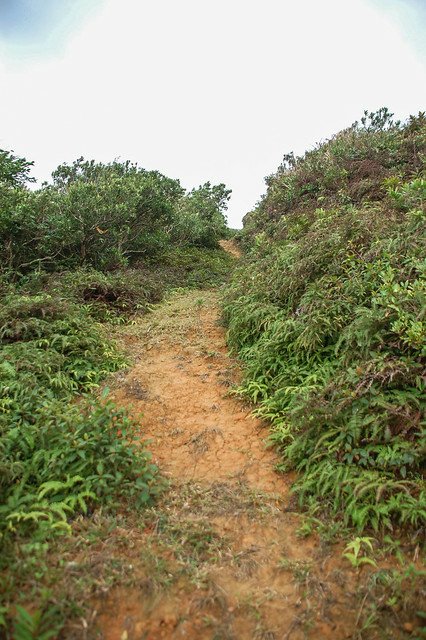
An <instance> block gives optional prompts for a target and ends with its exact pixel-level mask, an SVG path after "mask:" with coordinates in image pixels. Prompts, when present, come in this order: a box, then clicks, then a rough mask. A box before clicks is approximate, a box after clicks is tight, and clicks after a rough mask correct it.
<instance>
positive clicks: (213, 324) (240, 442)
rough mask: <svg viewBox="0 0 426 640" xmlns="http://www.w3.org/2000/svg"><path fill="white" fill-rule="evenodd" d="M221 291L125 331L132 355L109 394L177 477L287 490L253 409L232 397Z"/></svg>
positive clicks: (177, 300) (193, 296)
mask: <svg viewBox="0 0 426 640" xmlns="http://www.w3.org/2000/svg"><path fill="white" fill-rule="evenodd" d="M219 322H220V317H219V310H218V294H217V293H215V292H199V291H196V292H192V293H187V294H185V295H179V296H176V297H174V298H172V299H171V300H170V301H169V303H168V304H167V305H166V306H163V307H161V308H160V309H157V311H155V312H154V313H153V314H152V315H150V316H149V317H147V318H146V319H145V320H144V321H143V322H142V323H139V324H137V325H136V326H134V327H132V328H131V329H130V331H129V333H126V334H124V335H123V339H124V342H125V346H126V347H127V350H129V351H131V352H132V355H133V357H134V360H135V364H134V366H133V367H132V368H131V370H130V371H128V372H126V373H125V374H123V375H122V376H120V377H119V378H117V383H118V388H117V389H116V390H114V398H115V400H116V401H118V403H119V404H120V405H125V406H127V407H130V408H131V412H132V413H133V415H136V416H137V415H140V414H142V415H143V418H142V423H143V427H144V433H145V434H146V437H147V438H148V439H149V440H150V441H151V442H150V448H151V450H152V451H153V452H154V455H155V459H156V461H157V462H158V464H159V466H160V468H161V470H162V472H163V473H165V474H166V475H170V476H171V477H173V478H176V479H179V481H194V480H195V481H202V482H205V481H207V482H214V481H216V482H217V481H240V482H241V481H244V482H246V483H248V484H249V485H250V486H251V487H253V488H256V489H259V490H261V491H272V492H274V491H278V492H279V493H280V494H281V495H283V493H286V482H285V480H284V479H283V477H282V476H281V477H280V476H278V475H277V474H276V473H275V471H274V466H275V464H276V458H275V456H274V454H273V453H272V452H271V451H270V450H266V449H265V444H264V438H265V437H266V436H267V430H266V429H265V427H264V425H262V423H261V422H260V421H259V420H256V419H254V418H253V417H251V409H250V407H248V406H246V405H244V404H243V403H242V402H241V401H239V400H237V399H236V398H235V397H233V396H232V395H231V393H232V391H231V390H232V388H233V386H235V384H236V383H237V382H238V381H239V377H240V376H239V373H240V372H239V370H238V367H237V365H236V363H235V361H233V360H231V359H230V358H229V356H228V355H227V352H226V347H225V336H224V329H223V328H222V327H221V326H220V324H219Z"/></svg>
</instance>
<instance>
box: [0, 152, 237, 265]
mask: <svg viewBox="0 0 426 640" xmlns="http://www.w3.org/2000/svg"><path fill="white" fill-rule="evenodd" d="M0 153H1V155H0V165H1V166H0V198H1V204H0V238H1V243H0V259H1V261H2V264H3V265H4V266H5V267H8V268H9V270H10V271H13V272H15V273H16V272H18V273H27V272H28V271H31V270H34V269H35V268H43V269H44V270H48V271H57V270H58V269H74V268H76V267H81V266H90V267H93V268H96V269H98V270H101V271H104V270H112V269H116V268H119V267H121V268H122V267H127V266H129V265H132V264H135V263H136V262H138V261H139V262H140V261H141V260H143V261H149V260H153V259H154V260H158V257H159V256H160V255H161V254H162V253H163V251H164V250H165V249H167V248H168V247H169V246H171V245H173V244H178V245H198V246H209V247H216V246H217V241H218V240H219V239H220V237H222V236H223V235H224V233H225V229H226V224H225V218H224V211H225V210H226V206H227V201H228V199H229V194H230V192H229V191H227V190H226V189H225V187H224V185H217V186H213V187H212V186H211V185H210V183H206V184H205V185H203V186H202V187H200V188H199V189H196V190H193V191H192V192H191V193H188V194H185V191H184V189H183V188H182V187H181V186H180V184H179V181H178V180H173V179H171V178H167V177H166V176H164V175H162V174H161V173H159V172H158V171H146V170H144V169H141V168H139V167H137V166H136V165H133V164H131V163H129V162H125V163H118V162H113V163H111V164H101V163H98V164H97V163H95V162H93V161H91V162H87V161H84V160H83V158H80V159H79V160H77V161H76V162H74V163H73V164H72V165H61V166H60V167H58V169H57V170H56V171H55V172H54V173H53V182H52V184H50V185H48V184H45V185H44V186H43V187H42V188H41V189H38V190H37V191H29V190H28V189H27V188H26V187H25V181H26V180H27V178H28V171H29V168H30V163H28V162H26V161H25V160H24V159H20V158H16V157H15V156H13V155H12V154H10V153H8V152H5V151H1V152H0Z"/></svg>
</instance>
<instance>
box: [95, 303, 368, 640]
mask: <svg viewBox="0 0 426 640" xmlns="http://www.w3.org/2000/svg"><path fill="white" fill-rule="evenodd" d="M120 338H121V340H122V343H123V345H124V346H125V348H126V349H127V351H128V352H129V353H131V354H132V359H133V362H134V364H133V365H132V366H131V367H130V368H129V369H128V370H126V371H124V372H122V373H120V374H118V375H117V376H116V377H115V380H114V382H113V385H112V395H113V398H114V399H115V401H116V402H117V403H118V404H119V405H122V406H125V407H126V408H128V409H130V411H131V413H132V414H133V416H134V417H136V418H137V419H139V420H140V422H141V425H142V427H143V432H144V437H145V438H148V440H149V441H150V445H149V446H150V449H151V450H152V452H153V454H154V460H155V461H156V462H157V463H158V465H159V467H160V469H161V471H162V473H163V474H164V475H165V476H166V477H167V478H168V479H169V480H170V488H169V489H168V490H167V491H166V492H165V494H164V497H163V498H162V499H161V500H160V502H159V504H157V505H156V507H155V508H154V509H153V510H152V511H151V513H150V514H148V516H147V518H146V519H145V524H144V527H145V528H144V529H143V530H142V531H141V530H137V529H135V530H133V531H132V532H127V534H126V535H128V536H129V537H130V538H131V540H132V542H131V548H130V549H129V548H126V551H125V553H126V556H127V557H128V558H129V560H130V561H131V563H132V564H131V566H132V571H133V579H132V580H131V581H130V582H131V584H130V585H128V586H125V587H123V586H118V587H116V588H112V589H109V590H107V592H106V594H105V596H104V598H101V599H98V600H97V602H96V603H95V606H96V612H97V622H98V627H99V629H100V632H99V636H98V637H100V638H103V639H104V640H116V639H122V640H126V639H128V640H133V639H134V640H142V638H145V639H147V640H148V639H150V640H151V639H152V640H154V639H156V638H188V639H191V640H192V639H194V640H195V639H197V640H198V639H204V638H205V639H214V638H216V639H222V638H223V639H228V638H235V639H245V638H264V639H268V640H273V639H274V638H277V639H278V638H280V639H281V638H291V639H292V640H298V639H301V638H333V639H340V638H350V637H355V636H354V635H353V631H354V629H355V627H356V621H357V620H356V619H357V616H358V614H359V611H358V610H357V609H356V608H354V605H353V602H351V601H352V600H353V599H354V597H355V594H356V585H357V580H358V574H357V572H355V571H352V570H348V568H347V566H346V565H347V563H346V562H345V561H344V560H343V559H342V557H341V549H340V550H337V551H336V548H335V547H333V548H330V547H329V546H327V545H326V544H324V543H321V542H320V540H319V538H318V537H317V536H315V535H311V536H310V537H309V539H303V538H302V537H301V535H300V532H298V529H299V528H300V526H301V524H302V520H301V517H300V516H299V515H298V514H297V513H296V512H294V510H293V509H292V507H291V502H290V496H289V486H290V484H291V481H292V478H291V477H289V476H283V475H279V474H277V473H276V471H275V464H276V462H277V459H276V455H275V454H274V453H273V452H272V451H271V449H267V448H266V446H265V439H266V437H267V429H266V427H265V425H264V424H262V423H261V422H260V421H259V420H257V419H254V418H253V417H252V415H251V408H250V407H249V406H247V405H245V404H244V403H243V402H242V401H241V400H239V399H238V398H236V397H235V395H234V394H233V389H234V387H235V385H236V384H237V383H238V382H239V380H240V376H241V373H240V370H239V367H238V365H237V363H236V361H235V360H234V359H232V358H231V357H230V356H229V355H228V353H227V350H226V344H225V330H224V328H223V327H222V326H221V324H220V313H219V305H218V293H217V292H211V291H209V292H199V291H197V292H190V293H182V294H178V295H174V296H173V297H172V298H170V299H169V300H168V302H167V303H166V304H163V305H161V306H159V307H158V308H157V309H156V310H155V311H154V312H153V313H152V314H150V315H149V316H146V317H145V318H142V319H141V320H138V321H137V322H136V323H135V324H134V325H131V326H128V327H126V328H125V329H121V332H120ZM147 550H149V554H148V558H147ZM163 574H165V575H163Z"/></svg>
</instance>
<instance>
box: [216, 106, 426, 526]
mask: <svg viewBox="0 0 426 640" xmlns="http://www.w3.org/2000/svg"><path fill="white" fill-rule="evenodd" d="M363 124H364V126H363V127H360V126H359V125H354V126H353V127H351V128H350V129H348V130H346V131H344V132H342V133H340V134H338V135H337V136H335V137H334V138H333V139H332V140H331V141H329V142H326V143H325V144H322V145H320V146H319V147H318V148H317V149H315V151H313V152H309V153H307V154H306V156H305V157H304V158H298V159H294V158H292V157H291V156H290V162H287V165H285V166H284V167H281V168H280V169H279V170H278V172H277V174H276V175H275V176H272V177H270V178H268V181H267V182H268V191H267V194H266V196H265V197H264V199H263V200H262V202H261V203H260V205H259V206H258V208H257V210H256V211H254V212H252V213H251V214H250V215H249V216H248V218H247V220H246V229H245V232H244V234H243V235H244V239H243V242H244V243H245V245H246V246H247V247H249V250H248V254H247V257H246V259H245V263H244V264H243V266H242V267H241V269H240V270H239V271H238V272H237V274H236V276H235V277H234V280H233V283H232V286H231V287H230V289H229V291H228V295H227V301H226V307H225V312H226V317H227V320H228V323H229V341H230V344H231V345H232V347H233V348H234V349H235V350H236V351H238V352H239V354H240V356H241V358H242V359H243V361H244V362H245V366H246V380H245V383H244V387H243V391H244V392H245V393H247V394H248V395H249V396H250V397H251V398H252V400H254V401H255V402H257V403H258V405H259V406H258V409H257V411H258V413H259V414H260V415H262V416H264V417H267V418H268V419H269V420H271V422H272V434H271V440H272V441H273V442H275V443H276V444H277V445H278V447H279V449H280V451H281V453H282V456H283V462H282V465H281V467H282V468H283V469H297V470H298V471H300V472H301V473H300V475H299V479H298V481H297V482H296V485H295V490H296V492H297V494H298V495H299V498H300V501H301V502H302V503H305V504H309V505H311V507H312V509H314V510H315V509H318V508H320V509H321V511H323V512H324V510H325V507H327V508H328V510H329V512H331V513H333V514H337V513H342V514H343V516H344V519H345V521H346V522H347V523H350V524H352V525H354V526H356V527H358V528H359V529H363V528H364V527H365V526H373V527H374V528H375V529H378V528H380V527H383V526H384V527H389V528H391V527H392V526H394V525H395V523H400V524H402V525H409V526H412V527H418V526H420V525H421V524H423V523H424V521H425V518H426V490H425V485H424V481H423V476H422V473H423V472H424V461H425V458H424V452H425V444H426V442H425V415H424V408H425V386H424V382H425V377H424V375H425V355H426V340H425V338H426V327H425V308H426V280H425V274H426V273H425V272H426V263H425V254H424V250H425V246H426V242H425V241H426V224H425V223H426V211H425V203H426V180H425V173H424V168H423V167H424V159H425V157H426V156H425V152H426V119H425V118H424V116H423V115H422V114H420V116H419V117H418V118H410V120H409V122H408V123H406V124H405V125H400V124H399V123H393V122H392V120H391V117H390V114H388V113H387V112H386V111H384V110H381V111H380V112H379V113H378V114H366V116H365V119H364V123H363ZM360 162H363V163H365V165H363V166H364V167H366V166H367V164H368V166H369V174H368V177H367V176H365V175H364V174H363V176H362V177H361V174H360V166H361V165H360V164H359V163H360ZM367 182H368V189H367V188H366V187H367ZM361 183H362V185H363V186H362V188H361V186H360V185H361Z"/></svg>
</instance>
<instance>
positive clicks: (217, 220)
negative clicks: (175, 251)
mask: <svg viewBox="0 0 426 640" xmlns="http://www.w3.org/2000/svg"><path fill="white" fill-rule="evenodd" d="M230 197H231V191H230V190H229V189H227V188H226V187H225V185H224V184H218V185H215V186H212V185H211V184H210V182H206V183H205V184H203V185H201V186H200V187H198V189H193V190H192V191H191V192H190V193H188V194H187V195H186V196H185V197H184V198H182V199H181V200H180V202H179V206H178V214H177V217H176V223H175V225H174V226H173V228H172V238H173V241H174V242H175V243H177V244H179V245H188V244H189V245H195V246H200V247H210V248H213V247H217V244H218V241H219V240H220V239H221V238H224V237H226V236H227V234H228V229H227V227H226V218H225V211H226V210H227V208H228V201H229V199H230Z"/></svg>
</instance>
